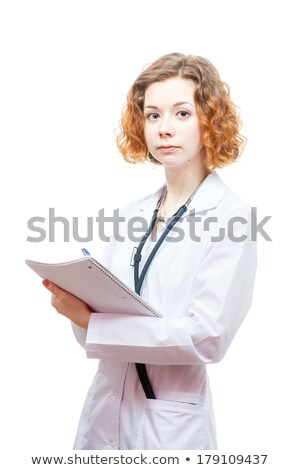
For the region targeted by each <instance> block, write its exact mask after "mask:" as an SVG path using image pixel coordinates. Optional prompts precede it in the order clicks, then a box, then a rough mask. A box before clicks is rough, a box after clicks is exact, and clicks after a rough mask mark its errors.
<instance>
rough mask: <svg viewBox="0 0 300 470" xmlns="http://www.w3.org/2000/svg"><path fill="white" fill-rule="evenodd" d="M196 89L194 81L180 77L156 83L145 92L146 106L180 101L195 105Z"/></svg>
mask: <svg viewBox="0 0 300 470" xmlns="http://www.w3.org/2000/svg"><path fill="white" fill-rule="evenodd" d="M195 88H196V85H195V83H194V82H193V80H186V79H184V78H179V77H176V78H170V79H167V80H163V81H162V82H154V83H152V84H151V85H149V87H148V88H147V89H146V91H145V100H144V106H147V105H154V106H155V105H158V103H165V104H167V103H170V104H173V103H175V102H179V101H190V102H191V103H194V93H195Z"/></svg>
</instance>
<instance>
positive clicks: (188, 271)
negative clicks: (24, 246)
mask: <svg viewBox="0 0 300 470" xmlns="http://www.w3.org/2000/svg"><path fill="white" fill-rule="evenodd" d="M242 143H243V139H242V138H241V136H240V135H239V119H238V115H237V112H236V109H235V107H234V105H233V103H232V101H231V99H230V94H229V89H228V87H227V85H226V84H225V83H223V82H222V81H221V79H220V77H219V74H218V72H217V71H216V69H215V68H214V66H213V65H212V64H211V63H210V62H209V61H208V60H206V59H203V58H201V57H197V56H192V55H189V56H185V55H183V54H179V53H174V54H168V55H166V56H162V57H161V58H159V59H158V60H157V61H155V62H154V63H153V64H152V65H150V66H148V68H146V69H145V70H144V71H143V72H142V73H141V74H140V76H139V77H138V78H137V79H136V81H135V82H134V84H133V85H132V87H131V89H130V91H129V93H128V96H127V107H126V109H125V110H124V113H123V116H122V123H121V131H120V134H119V136H118V139H117V144H118V147H119V149H120V151H121V153H122V154H123V156H124V158H125V159H126V160H128V161H129V162H134V163H136V162H143V161H151V162H154V163H155V164H159V165H163V167H164V171H165V179H166V181H165V184H163V185H162V186H161V187H160V188H158V189H157V190H156V191H155V192H154V193H152V194H150V195H146V196H144V197H142V198H139V199H138V200H137V201H134V202H132V203H130V204H128V205H127V206H126V207H124V208H123V209H122V211H121V213H120V215H121V216H123V217H124V219H125V220H124V222H122V223H121V224H120V226H119V227H118V229H119V233H120V235H121V236H123V237H124V239H125V241H123V242H121V241H117V240H116V239H115V238H114V237H113V235H111V239H110V242H109V243H108V244H107V246H106V247H105V250H104V254H103V257H102V260H101V261H102V263H103V264H104V265H105V266H106V267H107V268H109V269H110V270H111V271H112V272H113V273H114V274H115V275H116V276H118V277H119V278H120V279H121V280H123V281H124V282H125V283H126V284H127V285H128V286H129V287H131V288H132V289H133V290H136V292H139V293H140V295H141V296H142V297H143V298H144V299H145V300H146V301H148V302H149V303H150V304H151V305H152V306H153V307H154V308H155V309H156V310H157V311H159V312H160V313H161V314H162V318H152V317H144V316H141V317H139V316H136V315H130V312H128V315H120V314H108V313H105V312H101V313H99V312H92V311H91V310H90V309H89V307H88V306H87V305H86V304H85V303H84V302H82V301H81V300H79V299H77V298H76V297H74V296H72V295H71V294H69V293H68V292H65V291H63V290H61V289H60V288H58V287H57V286H56V285H54V284H52V283H50V282H49V281H48V280H44V281H43V283H44V285H45V286H46V287H47V288H48V289H49V291H50V292H51V293H52V305H53V306H54V307H55V308H56V310H57V311H58V312H59V313H61V314H62V315H64V316H66V317H68V318H69V319H70V320H71V321H72V326H73V330H74V333H75V335H76V338H77V340H78V341H79V343H80V344H81V345H82V346H83V347H84V348H85V350H86V353H87V356H88V357H91V358H98V359H100V362H99V368H98V371H97V373H96V375H95V378H94V381H93V383H92V385H91V387H90V390H89V392H88V395H87V397H86V401H85V404H84V407H83V410H82V414H81V418H80V422H79V426H78V431H77V436H76V440H75V444H74V448H75V449H198V450H200V449H216V448H217V442H216V429H215V421H214V413H213V405H212V399H211V393H210V387H209V381H208V376H207V371H206V364H209V363H213V362H218V361H220V360H221V359H222V358H223V357H224V355H225V353H226V351H227V349H228V347H229V345H230V343H231V341H232V339H233V338H234V336H235V334H236V332H237V330H238V328H239V326H240V325H241V323H242V321H243V319H244V317H245V315H246V313H247V311H248V309H249V307H250V305H251V298H252V291H253V284H254V277H255V271H256V247H255V243H254V242H253V241H251V238H250V234H251V230H250V208H249V206H248V205H247V204H246V203H245V202H243V201H242V200H241V199H239V197H238V196H236V195H235V194H234V193H233V192H232V191H231V190H230V189H229V188H228V187H227V186H226V185H225V183H224V182H223V181H222V179H221V178H220V176H219V175H218V174H217V173H216V171H215V169H216V168H218V167H222V166H225V165H227V164H229V163H231V162H233V161H234V160H235V159H236V158H237V157H238V155H239V153H240V146H241V144H242ZM136 217H138V218H140V217H142V218H143V219H144V220H146V221H147V223H148V226H149V230H148V231H147V234H146V236H145V237H144V238H143V239H142V241H141V243H140V244H138V243H136V242H134V241H133V237H130V236H129V234H128V227H129V225H128V222H129V221H130V220H132V219H133V218H136ZM175 219H176V220H175ZM136 220H138V219H136ZM174 220H175V223H174ZM151 221H152V223H151V224H150V222H151ZM173 223H174V224H173ZM172 224H173V225H172ZM166 231H167V235H166ZM163 235H164V236H163ZM162 236H163V239H162V241H161V242H159V240H160V239H161V237H162ZM138 245H139V248H138V250H137V246H138ZM151 254H152V255H153V256H152V259H151V263H150V265H149V266H147V260H149V259H150V258H149V257H150V255H151ZM133 255H135V256H133ZM148 264H149V263H148ZM144 268H146V270H145V269H144ZM233 393H234V391H233Z"/></svg>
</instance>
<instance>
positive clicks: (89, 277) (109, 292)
mask: <svg viewBox="0 0 300 470" xmlns="http://www.w3.org/2000/svg"><path fill="white" fill-rule="evenodd" d="M25 263H26V264H27V265H28V266H29V267H30V268H31V269H33V270H34V271H35V272H36V273H37V274H38V275H39V276H41V277H42V278H43V279H48V280H49V281H51V282H53V283H54V284H57V285H58V286H59V287H61V288H62V289H64V290H66V291H68V292H70V293H71V294H73V295H75V296H76V297H78V298H79V299H81V300H83V301H84V302H85V303H86V304H87V305H88V306H89V307H90V308H91V310H92V311H93V312H99V313H124V314H131V315H146V316H152V317H153V316H154V317H161V316H162V315H161V314H159V313H158V312H156V310H155V309H154V308H152V307H151V306H150V305H149V304H148V303H147V302H145V301H144V300H143V299H142V297H141V296H140V295H138V294H136V293H135V292H134V291H133V290H131V289H130V288H129V287H128V286H126V284H124V283H123V282H122V281H121V280H120V279H118V278H117V277H116V276H115V275H114V274H113V273H111V272H110V271H109V270H108V269H107V268H105V266H103V265H102V264H101V263H99V261H97V260H95V259H94V258H92V257H84V258H80V259H77V260H74V261H68V262H66V263H56V264H53V263H40V262H38V261H32V260H26V261H25Z"/></svg>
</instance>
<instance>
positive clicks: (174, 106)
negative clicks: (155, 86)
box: [145, 101, 195, 109]
mask: <svg viewBox="0 0 300 470" xmlns="http://www.w3.org/2000/svg"><path fill="white" fill-rule="evenodd" d="M183 104H189V105H190V106H192V107H193V108H194V107H195V106H194V105H193V104H192V103H189V102H188V101H179V102H178V103H175V104H173V108H176V107H177V106H181V105H183ZM146 108H151V109H159V108H158V107H157V106H153V105H151V104H149V105H148V106H145V109H146Z"/></svg>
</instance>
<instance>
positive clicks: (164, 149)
mask: <svg viewBox="0 0 300 470" xmlns="http://www.w3.org/2000/svg"><path fill="white" fill-rule="evenodd" d="M178 148H179V147H178V146H176V145H161V146H160V147H157V149H158V150H161V151H162V152H165V153H167V152H173V151H174V150H176V149H178Z"/></svg>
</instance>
